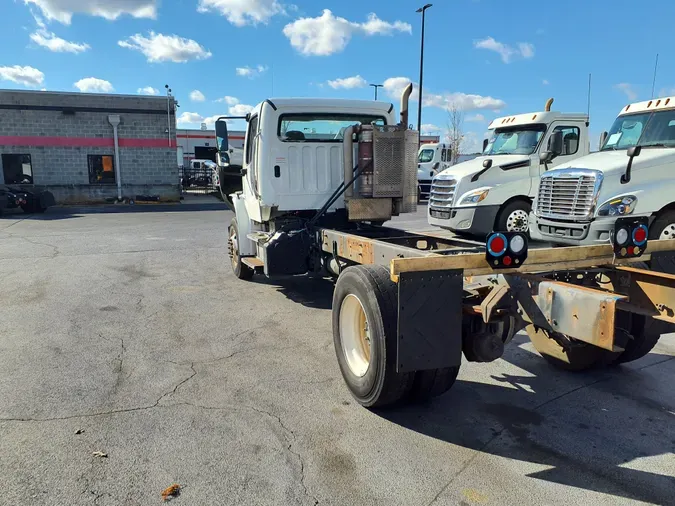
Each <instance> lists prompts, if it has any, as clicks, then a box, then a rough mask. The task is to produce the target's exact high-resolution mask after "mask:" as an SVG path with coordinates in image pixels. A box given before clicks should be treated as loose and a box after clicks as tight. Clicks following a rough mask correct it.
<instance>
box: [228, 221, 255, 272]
mask: <svg viewBox="0 0 675 506" xmlns="http://www.w3.org/2000/svg"><path fill="white" fill-rule="evenodd" d="M227 249H228V253H229V256H230V264H231V265H232V271H233V272H234V275H235V276H237V277H238V278H239V279H243V280H249V279H251V278H252V277H253V269H251V268H250V267H249V266H248V265H245V264H243V263H242V261H241V256H240V255H239V230H238V228H237V218H236V217H235V218H232V223H230V229H229V238H228V241H227Z"/></svg>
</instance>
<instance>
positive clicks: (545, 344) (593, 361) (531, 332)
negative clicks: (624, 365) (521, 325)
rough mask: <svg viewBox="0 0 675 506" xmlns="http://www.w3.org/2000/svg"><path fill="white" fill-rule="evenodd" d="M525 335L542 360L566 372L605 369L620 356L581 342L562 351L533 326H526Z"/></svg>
mask: <svg viewBox="0 0 675 506" xmlns="http://www.w3.org/2000/svg"><path fill="white" fill-rule="evenodd" d="M527 335H528V336H529V338H530V341H532V344H533V345H534V347H535V349H536V350H537V352H538V353H539V354H540V355H541V356H542V358H544V360H546V361H547V362H548V363H550V364H551V365H553V366H555V367H557V368H558V369H564V370H566V371H574V372H581V371H587V370H589V369H597V368H602V367H606V366H608V365H610V364H611V363H613V362H616V360H617V359H618V358H619V357H620V355H621V353H619V352H612V351H608V350H605V349H603V348H599V347H597V346H593V345H592V344H588V343H583V342H575V344H574V346H572V347H570V348H568V349H563V347H562V346H560V345H559V344H558V343H557V342H556V341H554V340H553V339H551V338H549V337H548V336H547V335H546V334H544V333H543V332H542V331H536V330H535V329H534V326H533V325H528V326H527Z"/></svg>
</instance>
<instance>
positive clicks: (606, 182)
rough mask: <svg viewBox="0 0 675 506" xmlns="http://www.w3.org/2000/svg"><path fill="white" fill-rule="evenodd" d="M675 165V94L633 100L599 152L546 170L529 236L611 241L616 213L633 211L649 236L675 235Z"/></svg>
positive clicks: (674, 268) (560, 241) (578, 241)
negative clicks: (643, 222)
mask: <svg viewBox="0 0 675 506" xmlns="http://www.w3.org/2000/svg"><path fill="white" fill-rule="evenodd" d="M545 156H546V155H545V154H544V157H545ZM674 171H675V97H665V98H656V99H653V100H646V101H644V102H638V103H634V104H629V105H627V106H625V107H624V108H623V109H621V112H619V115H618V117H617V118H616V120H615V121H614V124H613V125H612V128H611V129H610V131H609V133H607V132H603V135H602V140H601V146H600V151H598V152H596V153H592V154H590V155H588V156H585V157H583V158H578V159H575V160H573V161H572V162H569V163H565V164H563V165H559V166H558V168H557V169H556V170H551V171H549V172H546V173H545V174H543V175H542V178H541V182H540V184H539V191H538V193H537V198H536V199H535V205H534V208H533V213H532V214H531V215H530V231H531V234H532V237H533V238H536V239H541V240H545V241H549V242H553V243H558V244H568V245H594V244H606V243H608V242H609V241H610V239H611V234H612V231H613V230H614V225H615V222H616V220H617V218H620V217H629V216H630V217H636V218H638V217H643V218H646V219H647V222H648V224H649V238H650V239H670V238H674V237H675V182H674V180H673V173H674ZM659 264H660V268H661V269H666V267H667V265H665V264H663V263H661V262H659ZM669 270H670V271H675V265H671V266H670V269H669Z"/></svg>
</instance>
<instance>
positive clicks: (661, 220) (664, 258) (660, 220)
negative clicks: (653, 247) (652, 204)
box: [649, 211, 675, 274]
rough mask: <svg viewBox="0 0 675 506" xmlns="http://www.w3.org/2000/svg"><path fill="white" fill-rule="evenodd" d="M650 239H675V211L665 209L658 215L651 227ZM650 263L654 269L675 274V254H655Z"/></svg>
mask: <svg viewBox="0 0 675 506" xmlns="http://www.w3.org/2000/svg"><path fill="white" fill-rule="evenodd" d="M649 239H651V240H664V239H675V211H664V212H663V213H661V214H660V215H659V216H657V217H656V219H655V220H654V223H652V225H651V227H649ZM649 265H650V267H651V269H652V270H654V271H658V272H665V273H667V274H675V255H673V254H671V253H666V252H663V253H658V254H654V255H652V258H651V260H650V262H649Z"/></svg>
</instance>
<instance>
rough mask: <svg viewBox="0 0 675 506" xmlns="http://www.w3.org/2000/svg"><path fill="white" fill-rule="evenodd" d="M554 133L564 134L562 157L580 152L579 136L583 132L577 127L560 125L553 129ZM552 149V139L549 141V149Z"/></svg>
mask: <svg viewBox="0 0 675 506" xmlns="http://www.w3.org/2000/svg"><path fill="white" fill-rule="evenodd" d="M553 131H554V132H562V139H563V150H562V153H560V156H568V155H573V154H575V153H576V152H577V151H579V136H580V135H581V131H580V130H579V128H578V127H575V126H564V125H559V126H557V127H555V128H554V129H553ZM550 147H551V138H550V137H549V139H548V148H549V149H550Z"/></svg>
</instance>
